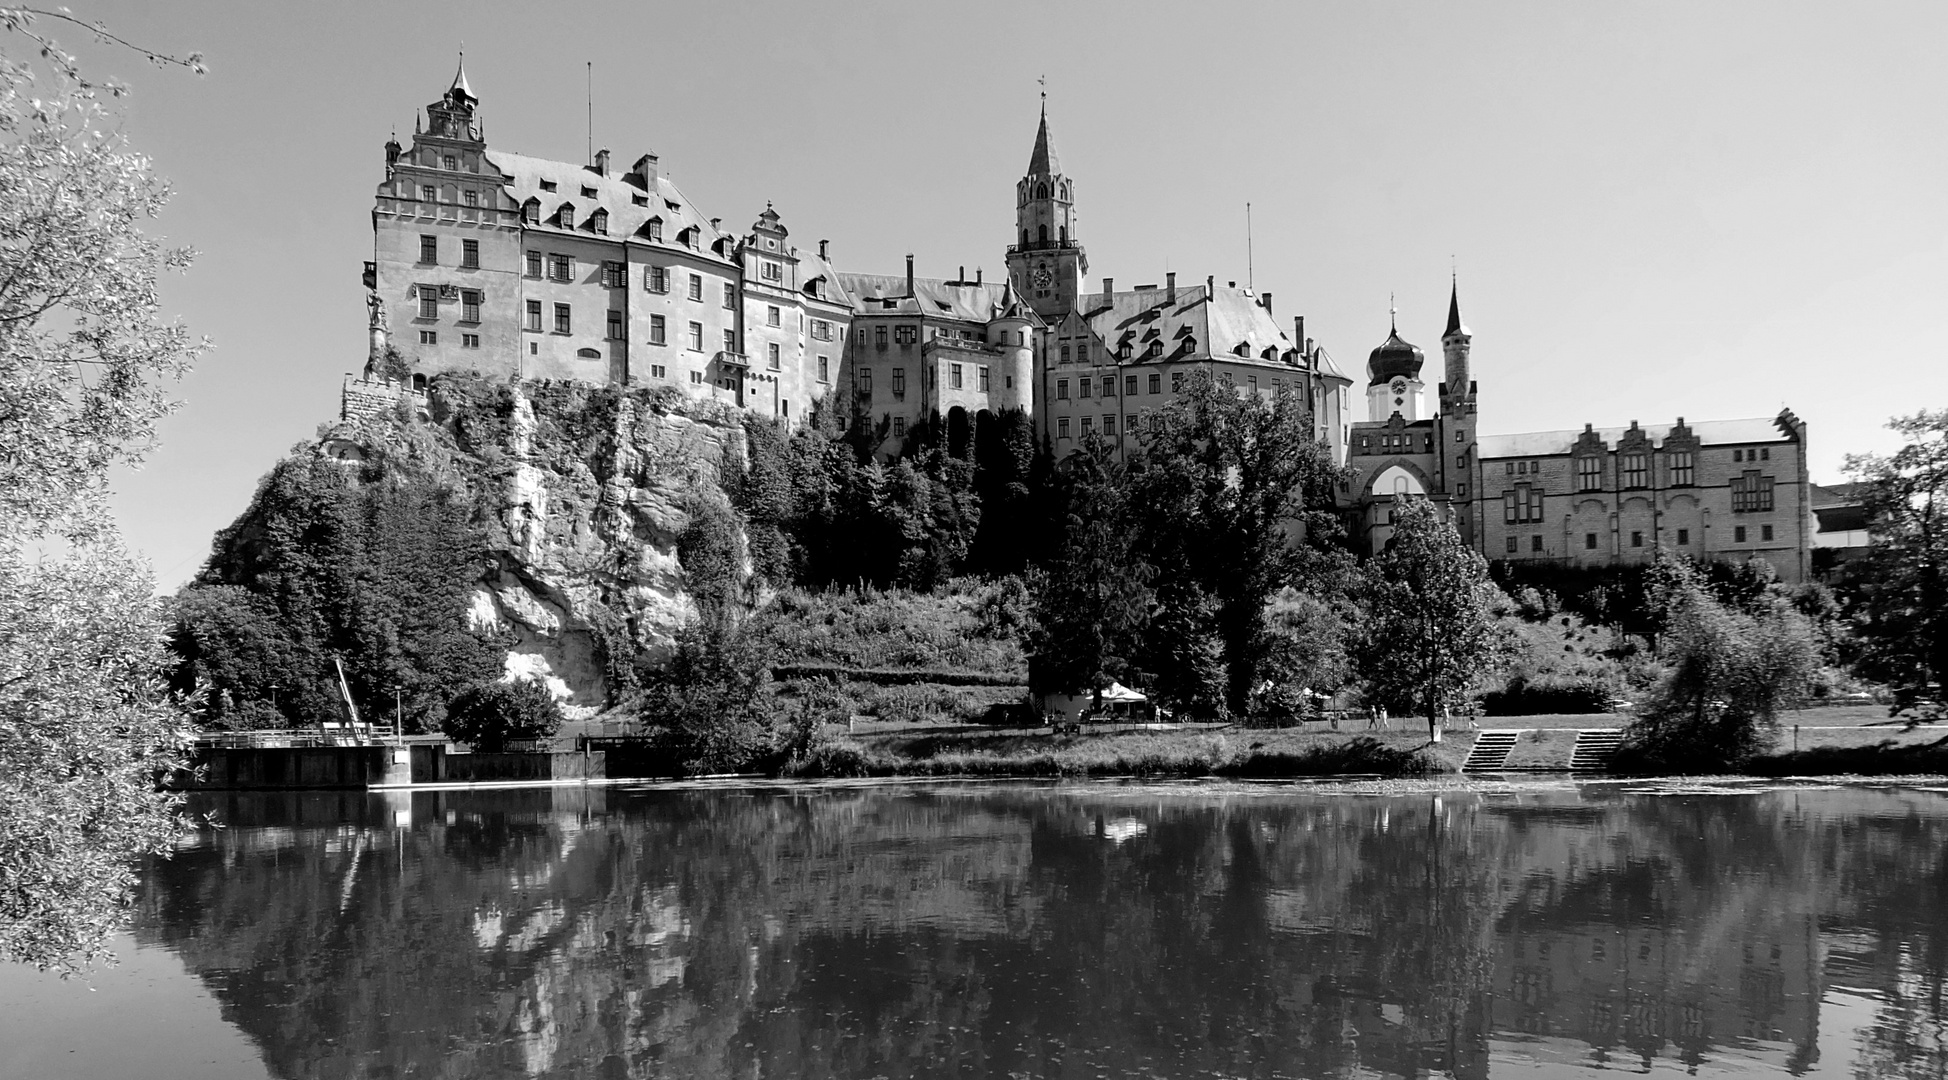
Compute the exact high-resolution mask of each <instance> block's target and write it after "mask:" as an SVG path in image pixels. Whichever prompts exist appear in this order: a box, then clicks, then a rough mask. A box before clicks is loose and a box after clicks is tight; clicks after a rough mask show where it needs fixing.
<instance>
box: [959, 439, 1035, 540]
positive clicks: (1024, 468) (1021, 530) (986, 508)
mask: <svg viewBox="0 0 1948 1080" xmlns="http://www.w3.org/2000/svg"><path fill="white" fill-rule="evenodd" d="M1035 457H1036V455H1035V422H1034V419H1033V418H1032V417H1030V416H1029V415H1028V414H1027V413H1025V412H1023V411H1022V410H1020V409H1008V410H1006V411H1003V412H1001V413H997V414H994V415H992V416H989V417H988V418H986V419H984V420H982V421H981V422H980V424H979V425H978V426H976V427H975V429H974V494H975V496H976V497H977V498H979V499H980V506H981V519H980V525H979V526H978V527H977V528H976V530H975V533H974V541H973V544H972V545H971V546H970V547H969V549H968V557H967V562H968V566H969V568H970V569H972V570H974V571H975V572H978V573H983V574H992V575H997V576H998V575H1004V574H1018V573H1020V572H1021V571H1022V570H1023V569H1025V568H1026V567H1027V565H1028V562H1029V559H1030V558H1031V557H1032V556H1033V554H1034V553H1035V550H1036V547H1037V536H1036V534H1035V531H1034V529H1033V527H1032V517H1031V515H1032V509H1031V506H1030V502H1031V499H1032V490H1031V487H1030V485H1031V484H1032V483H1033V482H1034V477H1033V475H1032V474H1033V472H1034V469H1035Z"/></svg>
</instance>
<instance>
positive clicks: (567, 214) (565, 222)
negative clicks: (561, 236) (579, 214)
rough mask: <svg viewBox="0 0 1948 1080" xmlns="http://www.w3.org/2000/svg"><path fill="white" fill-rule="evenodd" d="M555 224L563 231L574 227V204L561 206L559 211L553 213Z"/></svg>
mask: <svg viewBox="0 0 1948 1080" xmlns="http://www.w3.org/2000/svg"><path fill="white" fill-rule="evenodd" d="M555 224H557V225H559V226H561V227H562V228H564V229H572V228H574V227H575V204H574V203H562V204H561V209H559V210H557V211H555Z"/></svg>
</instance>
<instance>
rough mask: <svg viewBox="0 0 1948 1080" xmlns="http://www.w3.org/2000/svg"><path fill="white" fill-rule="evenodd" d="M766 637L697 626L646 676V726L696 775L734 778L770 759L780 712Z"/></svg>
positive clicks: (738, 625)
mask: <svg viewBox="0 0 1948 1080" xmlns="http://www.w3.org/2000/svg"><path fill="white" fill-rule="evenodd" d="M771 660H772V656H771V650H770V647H769V644H768V641H767V639H766V637H765V635H764V634H762V633H758V632H755V631H753V630H752V629H751V628H750V627H748V626H746V625H745V624H744V623H743V622H742V621H739V620H734V619H714V620H713V619H701V618H700V619H695V620H692V621H691V622H690V623H689V624H687V625H686V626H684V628H683V629H682V630H680V631H678V633H677V637H676V647H675V650H674V651H673V652H672V654H671V656H670V658H669V661H668V662H667V663H665V664H664V665H663V666H662V667H660V668H656V669H654V670H650V671H646V672H644V673H643V691H644V692H643V704H642V708H641V712H640V718H641V720H642V722H643V724H644V725H645V726H646V727H648V728H651V729H653V730H655V731H658V732H660V733H661V734H662V737H663V739H664V741H665V742H666V744H667V745H668V746H669V748H670V749H671V750H672V751H673V752H674V753H676V754H677V755H678V756H679V757H680V758H681V759H682V760H683V762H684V764H685V767H686V768H687V769H688V770H689V771H691V772H699V773H712V772H729V771H735V770H741V769H746V768H750V767H752V766H753V765H755V764H759V763H760V761H761V760H762V759H763V758H764V757H765V755H766V754H767V753H768V752H769V751H770V749H771V744H772V740H773V737H774V734H775V730H774V728H775V722H776V721H777V719H778V717H777V712H776V710H775V709H774V708H773V699H772V695H771Z"/></svg>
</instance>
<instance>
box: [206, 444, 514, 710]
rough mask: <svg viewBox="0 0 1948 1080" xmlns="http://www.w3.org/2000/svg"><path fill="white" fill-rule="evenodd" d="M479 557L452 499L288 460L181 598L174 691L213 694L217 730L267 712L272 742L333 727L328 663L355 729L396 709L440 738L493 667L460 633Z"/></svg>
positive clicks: (471, 516) (464, 631)
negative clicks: (303, 729) (465, 695)
mask: <svg viewBox="0 0 1948 1080" xmlns="http://www.w3.org/2000/svg"><path fill="white" fill-rule="evenodd" d="M485 547H486V542H485V537H484V534H483V532H482V528H481V526H480V525H479V524H478V522H477V521H476V520H475V510H474V506H473V502H472V500H471V499H470V498H469V497H467V496H466V495H465V494H464V492H462V491H461V490H459V489H457V488H455V487H452V486H449V485H447V484H445V483H442V482H439V481H437V480H434V479H430V478H426V477H420V476H415V475H413V474H412V471H411V470H408V469H406V468H404V467H403V466H401V465H400V464H399V463H397V462H392V461H390V460H389V459H387V458H386V457H385V456H383V455H379V456H375V457H374V458H373V459H372V460H370V461H368V462H366V463H365V464H364V465H348V464H346V463H341V462H336V461H333V460H331V459H329V458H325V457H323V456H320V455H317V454H313V453H305V454H300V455H298V456H294V457H291V458H287V459H286V460H284V461H283V462H280V463H279V464H278V465H277V466H276V467H275V468H274V469H272V471H271V473H270V474H269V475H268V476H266V477H265V478H264V481H263V482H262V483H261V484H260V485H259V487H258V491H257V494H256V497H255V498H254V499H253V500H252V501H251V505H250V507H249V509H247V510H246V511H245V512H244V514H243V515H242V516H241V517H239V518H238V519H237V521H236V522H235V523H233V524H232V525H230V526H229V527H228V528H226V529H224V530H223V531H222V532H221V533H219V534H217V538H216V541H215V544H214V550H213V551H212V553H211V555H210V561H209V562H208V563H207V564H206V565H205V566H204V568H203V570H202V572H201V573H199V574H198V575H197V577H196V578H195V579H194V580H193V581H192V582H191V583H190V584H189V585H188V586H187V587H185V588H184V589H183V591H182V592H181V593H180V594H178V596H177V598H176V602H175V610H174V615H175V619H174V622H175V626H174V629H173V633H172V639H173V645H174V649H175V652H176V654H177V656H178V657H179V658H180V662H179V664H178V665H177V668H176V670H175V673H174V675H173V680H174V683H175V685H176V686H177V687H178V688H179V689H183V690H187V689H189V688H191V687H193V686H197V685H205V686H208V687H209V688H211V690H212V691H213V692H214V693H213V696H212V698H211V700H210V701H209V703H208V713H207V718H208V721H209V722H210V723H212V724H214V725H217V726H228V727H236V726H243V724H242V723H241V722H240V721H239V720H238V719H237V713H238V711H239V710H241V709H244V708H245V707H247V706H251V705H252V703H263V704H264V705H268V704H269V703H270V702H271V701H272V700H273V699H275V701H276V706H275V716H276V719H277V720H278V721H281V722H279V723H278V726H302V725H315V724H318V723H321V722H324V721H327V720H338V719H342V718H343V717H344V706H343V704H342V702H341V695H340V690H339V684H338V674H337V667H336V665H335V664H334V660H335V659H336V660H338V661H342V663H343V664H344V667H345V676H346V681H347V683H348V684H349V685H350V687H351V690H352V696H353V700H354V701H356V702H357V703H358V705H359V709H360V713H361V715H362V716H363V717H364V718H366V719H372V718H376V717H387V716H391V715H392V714H393V712H394V710H395V708H397V709H399V711H400V712H401V713H402V714H403V716H404V718H405V720H406V723H407V725H408V726H409V727H414V728H416V729H418V730H432V729H437V728H438V726H439V724H440V717H441V715H442V714H443V713H444V711H445V708H446V704H447V702H448V701H450V700H452V698H453V697H454V695H455V694H457V693H458V692H459V691H460V690H461V689H462V688H464V687H466V686H469V685H472V684H474V683H477V682H482V681H485V680H488V679H491V678H493V677H494V676H496V675H497V674H499V671H500V668H501V666H502V662H503V661H502V653H501V649H500V647H499V644H500V643H499V642H497V641H496V640H495V639H493V638H492V637H491V636H490V635H488V634H486V633H478V632H475V631H472V630H470V629H468V607H469V603H470V597H471V594H472V591H473V589H474V587H475V585H476V584H477V583H478V582H479V581H480V579H481V578H482V576H483V574H485V573H486V572H488V571H489V570H490V569H491V564H490V563H489V562H488V560H487V556H486V553H485ZM274 687H275V688H276V689H275V690H274V689H273V688H274ZM254 715H255V716H256V717H257V719H256V720H253V721H250V723H264V722H266V721H270V720H272V716H271V714H269V713H267V712H265V711H264V710H263V709H262V708H261V707H258V708H256V709H255V713H254Z"/></svg>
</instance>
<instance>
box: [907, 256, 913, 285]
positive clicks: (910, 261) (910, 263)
mask: <svg viewBox="0 0 1948 1080" xmlns="http://www.w3.org/2000/svg"><path fill="white" fill-rule="evenodd" d="M906 295H908V296H912V295H913V253H912V252H911V251H909V252H907V253H906Z"/></svg>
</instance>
